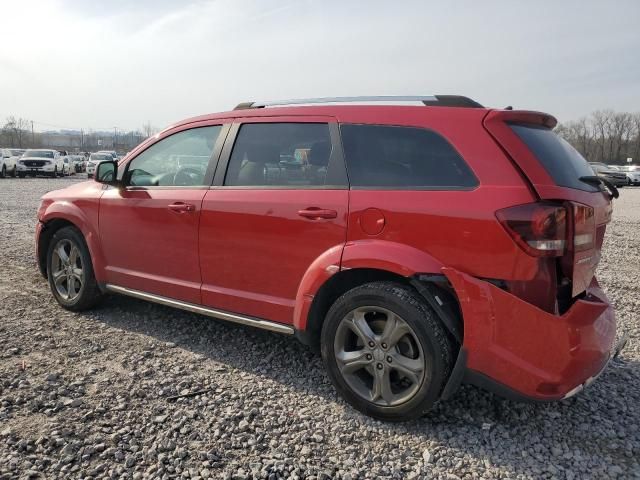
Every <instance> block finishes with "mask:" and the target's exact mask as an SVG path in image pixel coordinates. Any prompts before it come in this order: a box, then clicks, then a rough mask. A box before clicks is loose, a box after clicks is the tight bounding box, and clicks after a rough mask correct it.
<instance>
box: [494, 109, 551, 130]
mask: <svg viewBox="0 0 640 480" xmlns="http://www.w3.org/2000/svg"><path fill="white" fill-rule="evenodd" d="M497 122H501V123H526V124H529V125H540V126H541V127H547V128H551V129H553V128H555V126H556V125H557V124H558V120H557V119H556V117H554V116H553V115H549V114H548V113H543V112H536V111H533V110H491V111H490V112H489V113H487V115H486V116H485V117H484V124H485V126H489V125H491V124H495V123H497Z"/></svg>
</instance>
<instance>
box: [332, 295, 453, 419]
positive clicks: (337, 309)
mask: <svg viewBox="0 0 640 480" xmlns="http://www.w3.org/2000/svg"><path fill="white" fill-rule="evenodd" d="M321 351H322V358H323V360H324V363H325V366H326V368H327V371H328V373H329V377H330V378H331V381H332V382H333V384H334V386H335V387H336V389H337V390H338V392H339V393H340V394H341V395H342V396H343V397H344V399H345V400H346V401H347V402H348V403H350V404H351V405H352V406H353V407H355V408H356V409H358V410H360V411H361V412H363V413H365V414H367V415H370V416H372V417H375V418H378V419H381V420H389V421H406V420H412V419H415V418H418V417H420V416H422V415H424V414H425V413H426V412H427V411H428V410H429V409H431V407H432V406H433V405H434V404H435V402H436V401H437V400H438V399H439V397H440V393H441V392H442V389H443V388H444V385H445V383H446V381H447V379H448V378H449V375H450V372H451V369H452V367H453V362H454V345H453V342H452V340H451V339H450V338H449V336H448V335H447V333H446V331H445V329H444V327H443V325H442V323H441V322H440V320H439V319H438V318H437V315H436V314H435V312H434V311H433V310H432V309H431V307H429V305H428V304H427V303H426V302H425V301H424V299H423V298H422V297H421V296H420V295H419V294H418V293H417V292H415V291H414V290H413V289H411V288H409V287H407V286H405V285H402V284H400V283H395V282H374V283H368V284H365V285H362V286H360V287H356V288H354V289H352V290H350V291H348V292H347V293H345V294H344V295H342V296H341V297H340V298H339V299H338V300H336V302H335V303H334V304H333V305H332V307H331V308H330V309H329V312H328V313H327V317H326V319H325V322H324V324H323V327H322V334H321Z"/></svg>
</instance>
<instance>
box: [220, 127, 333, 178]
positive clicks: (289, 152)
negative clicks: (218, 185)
mask: <svg viewBox="0 0 640 480" xmlns="http://www.w3.org/2000/svg"><path fill="white" fill-rule="evenodd" d="M331 148H332V147H331V138H330V136H329V126H328V125H327V124H326V123H247V124H244V125H242V127H241V128H240V131H239V133H238V137H237V139H236V142H235V145H234V146H233V152H232V153H231V159H230V160H229V168H228V170H227V175H226V178H225V182H224V184H225V185H233V186H289V187H291V186H294V187H295V186H298V187H301V188H303V187H305V186H321V185H325V180H326V178H327V169H328V167H329V158H330V156H331Z"/></svg>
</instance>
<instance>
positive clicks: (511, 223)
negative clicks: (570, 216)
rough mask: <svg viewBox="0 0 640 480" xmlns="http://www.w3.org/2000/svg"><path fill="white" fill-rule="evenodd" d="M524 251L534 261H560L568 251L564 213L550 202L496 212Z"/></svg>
mask: <svg viewBox="0 0 640 480" xmlns="http://www.w3.org/2000/svg"><path fill="white" fill-rule="evenodd" d="M496 216H497V217H498V220H500V222H501V223H502V225H504V227H505V228H506V230H507V232H508V233H509V235H511V236H512V237H513V239H514V240H515V241H516V242H517V243H518V245H520V247H521V248H522V249H524V251H526V252H527V253H529V254H530V255H533V256H535V257H560V256H562V255H563V254H564V251H565V248H566V247H567V233H568V229H567V209H566V208H565V206H564V205H558V204H555V203H551V202H538V203H528V204H525V205H517V206H515V207H509V208H505V209H502V210H498V211H497V212H496Z"/></svg>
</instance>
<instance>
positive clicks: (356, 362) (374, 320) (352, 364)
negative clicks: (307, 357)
mask: <svg viewBox="0 0 640 480" xmlns="http://www.w3.org/2000/svg"><path fill="white" fill-rule="evenodd" d="M334 354H335V359H336V363H337V366H338V370H339V371H340V374H341V376H342V378H343V379H344V381H345V382H346V383H347V385H349V387H350V388H351V389H352V390H353V391H354V392H355V393H356V394H357V395H358V396H360V397H362V398H363V399H365V400H367V401H369V402H372V403H374V404H376V405H379V406H395V405H399V404H401V403H404V402H407V401H409V400H410V399H411V398H412V397H413V396H414V395H415V394H416V393H417V392H418V390H419V389H420V386H421V384H422V382H423V381H424V379H425V375H426V372H427V371H428V368H427V364H426V359H425V355H424V352H423V350H422V346H421V345H420V342H419V341H418V338H417V336H416V333H415V332H414V331H413V329H412V328H411V327H410V326H409V324H408V323H407V322H406V321H405V320H403V319H402V318H401V317H400V316H399V315H397V314H395V313H393V312H391V311H390V310H387V309H385V308H381V307H375V306H364V307H359V308H356V309H354V310H352V311H351V312H349V313H348V314H347V315H346V316H345V317H344V318H343V319H342V321H341V322H340V325H339V326H338V329H337V331H336V336H335V340H334Z"/></svg>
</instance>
